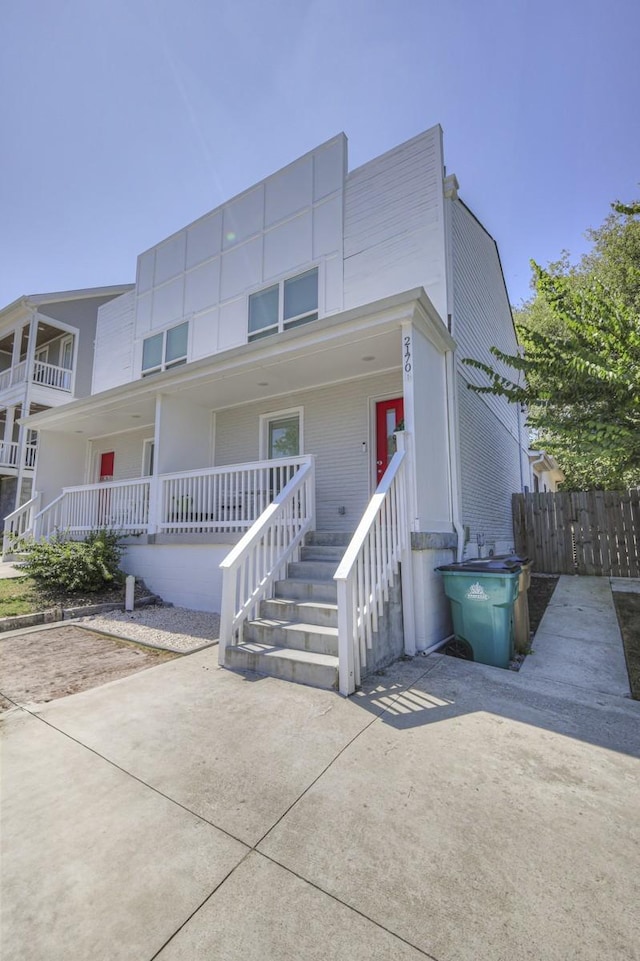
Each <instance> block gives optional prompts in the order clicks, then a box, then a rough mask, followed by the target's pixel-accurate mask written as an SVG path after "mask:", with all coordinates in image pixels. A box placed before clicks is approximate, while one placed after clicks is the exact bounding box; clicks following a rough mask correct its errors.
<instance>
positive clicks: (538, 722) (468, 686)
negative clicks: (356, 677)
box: [351, 654, 640, 757]
mask: <svg viewBox="0 0 640 961" xmlns="http://www.w3.org/2000/svg"><path fill="white" fill-rule="evenodd" d="M351 700H352V701H353V703H354V704H357V705H358V706H359V707H361V708H362V709H363V710H365V711H368V712H370V713H371V714H375V715H376V716H379V717H380V720H381V721H382V722H383V723H384V724H388V725H390V726H391V727H394V728H396V729H398V730H402V729H410V728H415V727H419V726H422V725H425V724H434V723H439V722H441V721H447V720H450V719H452V718H455V717H460V716H462V715H465V714H473V713H477V712H484V713H490V714H494V715H497V716H500V717H504V718H508V719H511V720H515V721H520V722H521V723H523V724H532V725H534V726H536V727H539V728H542V729H544V730H547V731H552V732H554V733H557V734H562V735H565V736H566V737H571V738H577V739H578V740H581V741H585V742H587V743H590V744H593V745H596V746H598V747H603V748H607V749H608V750H611V751H618V752H620V753H623V754H628V755H630V756H632V757H640V702H636V701H633V700H631V698H624V697H616V696H612V695H609V694H605V693H602V694H600V693H594V692H593V691H590V690H585V689H581V688H577V687H574V686H573V685H571V684H567V683H563V682H560V681H554V680H549V679H543V678H536V679H535V680H534V679H531V678H524V677H523V676H521V675H519V674H518V673H516V672H513V671H506V670H502V669H501V668H493V667H488V666H486V665H483V664H476V663H473V662H470V661H464V660H459V659H457V658H453V657H447V656H446V655H442V654H432V655H430V656H429V657H427V658H424V657H421V656H418V657H416V658H413V659H412V660H406V661H402V662H398V663H397V664H395V665H392V666H391V667H390V668H389V669H388V671H387V672H381V673H380V674H379V675H376V676H374V677H370V678H367V679H365V682H364V684H363V687H362V689H361V690H360V691H359V692H357V693H356V694H355V695H353V697H352V698H351ZM381 711H382V713H381Z"/></svg>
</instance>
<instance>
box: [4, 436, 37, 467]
mask: <svg viewBox="0 0 640 961" xmlns="http://www.w3.org/2000/svg"><path fill="white" fill-rule="evenodd" d="M36 451H37V445H36V444H25V447H24V451H23V455H22V462H23V464H24V466H25V467H27V468H28V469H29V470H33V468H34V467H35V466H36ZM19 466H20V444H18V443H17V442H16V441H4V440H0V468H2V467H15V468H16V469H17V468H18V467H19Z"/></svg>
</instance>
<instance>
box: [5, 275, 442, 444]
mask: <svg viewBox="0 0 640 961" xmlns="http://www.w3.org/2000/svg"><path fill="white" fill-rule="evenodd" d="M416 311H418V316H419V317H420V321H419V322H420V324H421V326H422V327H423V329H425V330H426V331H427V336H430V338H431V339H432V340H434V342H436V338H437V336H438V335H439V336H440V338H441V342H442V344H443V345H444V347H443V349H444V350H450V349H453V347H452V345H453V346H455V342H454V341H453V339H452V338H451V336H450V335H449V333H448V332H447V330H446V327H445V326H444V325H443V323H442V321H441V319H440V317H439V315H438V314H437V312H436V310H435V308H434V307H433V305H432V304H431V302H430V300H429V298H428V297H427V295H426V293H425V291H424V288H422V287H418V288H414V289H413V290H409V291H405V292H403V293H400V294H394V295H393V296H391V297H385V298H383V299H382V300H378V301H375V302H373V303H371V304H365V305H364V306H359V307H354V308H352V309H351V310H347V311H343V312H342V313H340V314H331V315H330V316H329V317H325V318H322V319H320V320H317V321H314V322H313V323H312V324H308V325H305V326H302V327H296V328H294V329H293V330H286V331H283V332H282V333H280V334H274V335H273V336H272V337H270V338H265V339H264V340H257V341H253V342H252V343H248V344H242V345H241V346H239V347H234V348H232V349H231V350H227V351H224V352H222V353H220V354H214V355H212V356H210V357H203V358H201V359H200V360H195V361H192V362H191V363H189V364H185V365H184V366H183V367H177V368H175V369H174V370H169V371H164V372H163V373H161V374H154V375H153V376H151V377H145V378H140V379H138V380H135V381H131V382H130V383H128V384H120V385H118V386H117V387H112V388H110V389H109V390H105V391H101V392H100V393H99V394H94V395H93V396H91V397H86V398H81V399H79V400H75V401H70V402H69V403H68V404H64V405H62V406H60V407H57V408H51V409H50V410H48V411H43V412H42V413H39V414H33V415H32V416H31V417H28V418H25V419H24V423H25V424H26V425H27V426H29V427H30V428H32V429H33V430H39V429H42V428H55V427H59V426H61V425H63V424H64V422H65V421H67V422H69V423H71V422H72V421H73V419H74V417H75V416H76V415H77V414H85V413H94V412H96V413H97V412H98V411H100V410H101V409H108V408H110V407H112V405H114V404H121V403H124V402H127V401H129V400H133V399H139V398H140V397H144V396H146V395H148V394H153V395H156V394H161V393H163V392H164V393H173V392H174V391H180V390H182V389H184V388H187V387H189V386H193V385H197V383H198V381H205V380H207V379H209V378H211V377H213V376H215V377H223V376H225V374H227V373H230V372H231V373H232V372H233V371H235V370H240V369H242V368H244V367H247V366H252V365H255V366H256V367H259V366H261V365H263V364H265V363H268V361H269V360H270V359H271V358H274V357H277V358H278V359H280V360H281V359H282V357H283V355H287V354H289V355H291V356H292V357H295V356H296V355H299V354H300V352H301V351H303V352H304V353H306V354H308V353H312V352H313V351H314V349H324V348H326V346H327V344H328V343H329V342H330V341H332V340H336V341H337V340H339V339H340V338H344V337H347V338H350V339H353V338H355V337H357V336H358V335H360V334H362V333H371V332H372V331H376V330H380V329H384V328H385V327H392V326H397V327H398V328H400V326H401V324H402V323H403V322H406V321H413V320H414V319H415V317H416Z"/></svg>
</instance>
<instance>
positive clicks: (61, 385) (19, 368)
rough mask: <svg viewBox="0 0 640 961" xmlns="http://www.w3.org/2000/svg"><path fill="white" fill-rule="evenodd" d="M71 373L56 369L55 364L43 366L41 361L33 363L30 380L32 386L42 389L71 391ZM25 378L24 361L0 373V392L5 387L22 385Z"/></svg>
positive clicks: (63, 369) (25, 366)
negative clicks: (40, 386)
mask: <svg viewBox="0 0 640 961" xmlns="http://www.w3.org/2000/svg"><path fill="white" fill-rule="evenodd" d="M72 376H73V371H71V370H67V368H66V367H58V366H57V365H56V364H45V363H44V361H42V360H36V361H34V362H33V371H32V376H31V379H32V381H33V383H34V384H42V385H43V386H44V387H53V388H54V389H55V390H64V391H71V379H72ZM26 377H27V362H26V360H23V361H21V362H20V363H19V364H16V366H15V367H9V368H7V370H3V371H0V391H2V390H6V389H7V387H15V385H16V384H23V383H24V381H25V380H26Z"/></svg>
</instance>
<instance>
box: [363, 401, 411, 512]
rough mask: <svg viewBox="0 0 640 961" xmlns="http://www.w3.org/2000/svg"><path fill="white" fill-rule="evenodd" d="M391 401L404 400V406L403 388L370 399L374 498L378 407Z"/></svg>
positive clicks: (370, 480)
mask: <svg viewBox="0 0 640 961" xmlns="http://www.w3.org/2000/svg"><path fill="white" fill-rule="evenodd" d="M389 400H402V402H403V404H404V400H405V397H404V393H403V391H402V386H400V391H399V392H398V391H394V392H393V393H392V394H390V393H389V392H388V391H387V392H385V393H384V394H373V395H370V397H369V496H370V497H372V496H373V494H374V493H375V490H376V488H377V486H378V481H377V473H378V464H377V460H378V449H377V440H378V428H377V418H376V406H377V405H378V404H381V403H384V402H385V401H389Z"/></svg>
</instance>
